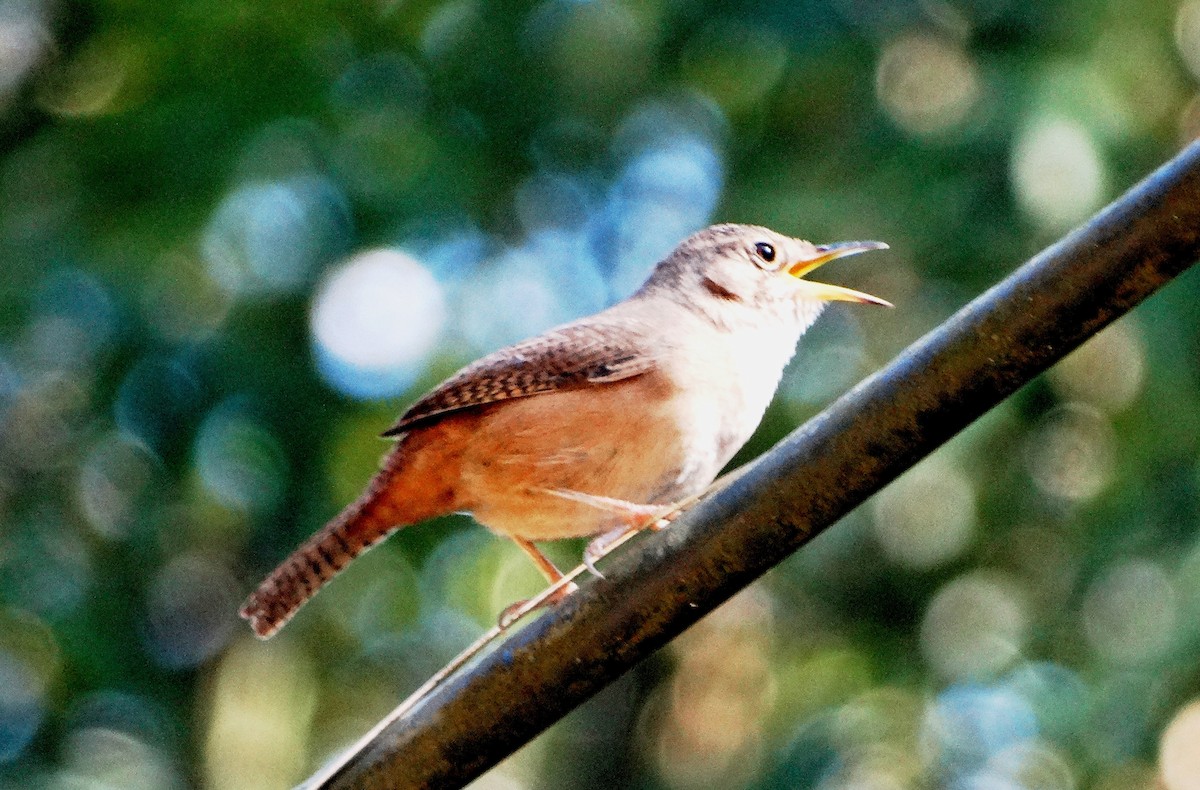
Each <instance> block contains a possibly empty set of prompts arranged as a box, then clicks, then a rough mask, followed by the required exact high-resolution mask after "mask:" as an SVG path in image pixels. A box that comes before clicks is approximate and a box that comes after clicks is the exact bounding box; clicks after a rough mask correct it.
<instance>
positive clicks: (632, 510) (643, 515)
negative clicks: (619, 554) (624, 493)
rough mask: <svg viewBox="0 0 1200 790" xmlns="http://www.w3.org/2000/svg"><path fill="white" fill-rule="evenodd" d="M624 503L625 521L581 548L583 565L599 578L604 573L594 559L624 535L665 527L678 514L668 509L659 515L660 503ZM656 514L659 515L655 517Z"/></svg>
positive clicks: (609, 550) (606, 553) (599, 556)
mask: <svg viewBox="0 0 1200 790" xmlns="http://www.w3.org/2000/svg"><path fill="white" fill-rule="evenodd" d="M624 504H626V505H628V508H627V509H626V510H625V511H624V513H623V514H622V515H623V518H624V519H625V520H626V523H625V524H623V525H622V526H620V527H617V528H616V529H611V530H609V531H608V532H605V533H604V534H602V535H600V536H599V537H597V538H595V539H593V540H592V542H591V543H589V544H588V545H587V548H585V549H584V550H583V564H584V567H586V568H587V569H588V571H590V572H591V574H592V575H593V576H595V577H597V578H599V579H603V578H604V574H603V573H601V572H600V570H599V569H598V568H597V567H596V561H597V560H599V559H601V558H602V557H606V556H608V553H609V552H611V551H612V550H613V548H615V547H616V546H617V545H618V544H619V543H621V542H622V541H623V540H624V538H625V536H626V535H629V534H631V533H633V532H641V531H642V530H644V529H650V530H654V531H655V532H658V531H659V530H661V529H666V528H667V527H668V526H670V525H671V521H672V520H673V519H674V518H675V517H676V516H677V515H679V513H678V512H677V511H670V512H668V513H667V514H666V515H663V516H659V514H660V513H662V512H663V507H662V506H661V505H634V504H632V503H628V502H626V503H624ZM656 516H659V517H658V518H656Z"/></svg>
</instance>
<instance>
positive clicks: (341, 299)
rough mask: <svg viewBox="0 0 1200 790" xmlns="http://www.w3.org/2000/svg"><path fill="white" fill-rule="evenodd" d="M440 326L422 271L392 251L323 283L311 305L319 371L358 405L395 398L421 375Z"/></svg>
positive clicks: (430, 284)
mask: <svg viewBox="0 0 1200 790" xmlns="http://www.w3.org/2000/svg"><path fill="white" fill-rule="evenodd" d="M445 322H446V299H445V295H444V293H443V289H442V286H441V285H440V284H439V283H438V281H437V280H436V279H434V277H433V275H432V274H431V273H430V272H429V270H428V269H426V268H425V266H423V265H422V264H421V263H419V262H418V261H417V260H416V259H415V258H413V257H412V256H411V255H408V254H407V253H404V252H400V251H397V250H390V249H378V250H371V251H369V252H365V253H361V254H359V255H356V256H354V257H353V258H351V259H349V260H348V261H346V262H344V263H343V264H341V265H340V266H339V267H338V268H337V269H335V270H334V271H333V272H332V273H331V274H330V275H329V277H327V278H326V280H325V282H323V283H322V284H321V287H320V289H319V290H318V292H317V295H316V298H315V300H314V302H313V307H312V313H311V316H310V324H311V328H312V335H313V343H314V350H315V353H316V358H317V367H318V370H320V372H321V374H322V376H323V377H324V378H325V381H326V382H328V383H329V384H330V386H332V387H334V388H335V389H337V390H339V391H340V392H343V393H345V394H347V395H350V396H353V397H356V398H384V397H390V396H393V395H396V394H399V393H400V392H403V391H404V390H405V389H407V388H408V387H409V386H410V385H411V384H412V383H413V381H414V380H415V379H416V378H417V376H419V375H420V374H421V373H422V372H423V371H424V369H425V362H426V359H427V357H428V355H429V354H430V353H431V352H432V351H433V350H434V348H435V346H436V344H437V341H438V339H439V338H440V337H441V334H442V328H443V326H444V324H445Z"/></svg>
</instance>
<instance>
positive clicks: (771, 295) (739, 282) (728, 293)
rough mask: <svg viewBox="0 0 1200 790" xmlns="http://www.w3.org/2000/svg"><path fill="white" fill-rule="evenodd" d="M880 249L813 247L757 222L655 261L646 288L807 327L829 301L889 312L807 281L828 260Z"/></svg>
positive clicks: (692, 241)
mask: <svg viewBox="0 0 1200 790" xmlns="http://www.w3.org/2000/svg"><path fill="white" fill-rule="evenodd" d="M885 249H887V245H886V244H884V243H883V242H878V241H843V242H837V243H835V244H813V243H812V242H808V241H804V240H802V239H793V238H791V237H789V236H784V235H782V234H780V233H776V232H775V231H773V230H770V229H768V228H763V227H759V226H757V225H733V224H726V225H713V226H712V227H710V228H705V229H704V230H702V231H700V232H698V233H695V234H693V235H692V236H690V237H688V238H687V239H685V240H684V241H683V242H682V243H680V245H679V246H678V247H676V248H675V250H674V251H673V252H672V253H671V254H670V255H668V256H667V257H666V258H665V259H664V260H663V261H662V262H661V263H659V264H658V267H657V268H656V269H655V270H654V273H653V274H651V276H650V279H649V280H648V281H647V283H646V285H645V286H644V288H643V290H644V291H646V292H661V290H662V289H668V290H669V291H671V292H673V293H674V295H675V297H676V298H682V299H683V300H685V301H686V300H692V301H693V303H694V304H693V306H695V307H698V308H700V309H702V310H703V311H704V312H706V313H729V312H731V310H733V311H738V310H737V308H738V307H746V308H750V309H752V310H755V311H762V310H767V311H770V312H782V313H784V314H792V313H795V314H796V315H798V316H800V317H801V320H804V321H805V323H808V322H811V320H812V319H814V318H816V316H817V314H818V313H820V311H821V308H822V307H824V305H825V304H826V303H828V302H858V303H860V304H874V305H883V306H885V307H891V306H892V305H891V304H890V303H889V302H887V301H885V300H883V299H880V298H879V297H877V296H871V295H870V294H865V293H862V292H861V291H854V290H851V289H850V288H844V287H842V286H840V285H829V284H827V283H819V282H813V281H812V280H807V279H805V276H806V275H807V274H809V273H810V272H812V271H813V270H815V269H817V268H819V267H820V266H823V265H824V264H826V263H828V262H829V261H832V260H836V259H838V258H844V257H846V256H848V255H857V254H858V253H860V252H867V251H869V250H885ZM725 306H729V309H726V307H725ZM739 312H740V311H739Z"/></svg>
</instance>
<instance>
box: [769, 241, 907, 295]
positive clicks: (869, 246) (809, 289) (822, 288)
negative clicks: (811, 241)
mask: <svg viewBox="0 0 1200 790" xmlns="http://www.w3.org/2000/svg"><path fill="white" fill-rule="evenodd" d="M887 248H888V246H887V245H886V244H884V243H883V242H882V241H839V242H838V243H836V244H822V245H820V246H819V247H817V254H816V255H814V256H813V257H811V258H805V259H804V260H800V261H796V262H795V263H793V264H792V265H791V266H789V267H788V269H787V273H788V274H790V275H792V276H793V277H795V278H796V279H798V280H799V279H800V278H802V277H804V275H806V274H808V273H809V272H811V271H812V270H814V269H816V268H818V267H821V266H824V265H825V264H827V263H829V262H830V261H833V260H837V259H838V258H845V257H847V256H849V255H858V254H859V253H860V252H869V251H871V250H886V249H887ZM800 284H801V285H802V286H803V288H802V292H803V293H804V295H805V296H807V297H809V298H810V299H820V300H821V301H824V302H859V303H861V304H877V305H881V306H883V307H891V306H892V303H891V302H888V301H886V300H884V299H880V298H879V297H878V296H871V295H870V294H865V293H863V292H862V291H854V290H851V289H849V288H843V287H842V286H840V285H828V284H826V283H814V282H812V281H811V280H800Z"/></svg>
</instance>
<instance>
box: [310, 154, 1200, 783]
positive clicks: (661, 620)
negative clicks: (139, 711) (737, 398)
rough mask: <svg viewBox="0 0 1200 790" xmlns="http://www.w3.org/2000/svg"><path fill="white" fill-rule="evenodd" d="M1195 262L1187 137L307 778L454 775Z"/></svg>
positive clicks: (810, 533) (558, 710) (1196, 185)
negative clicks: (1153, 167) (729, 477)
mask: <svg viewBox="0 0 1200 790" xmlns="http://www.w3.org/2000/svg"><path fill="white" fill-rule="evenodd" d="M1198 257H1200V143H1197V144H1193V145H1192V146H1190V147H1189V148H1187V149H1186V150H1184V151H1183V152H1182V153H1180V154H1179V155H1178V156H1176V157H1175V158H1174V159H1172V160H1171V161H1170V162H1168V163H1167V164H1166V165H1164V166H1163V167H1161V168H1160V169H1159V170H1158V171H1156V172H1155V173H1153V174H1152V175H1151V176H1149V177H1148V178H1146V179H1145V180H1144V181H1142V182H1141V183H1140V184H1138V185H1137V186H1135V187H1134V188H1133V189H1131V190H1130V191H1129V192H1127V193H1126V194H1125V195H1123V196H1122V197H1121V198H1120V199H1118V200H1117V201H1116V202H1114V203H1113V204H1111V205H1110V206H1108V207H1107V208H1106V209H1104V210H1103V211H1102V212H1100V213H1099V214H1098V215H1096V216H1095V217H1094V218H1093V219H1092V220H1091V221H1089V222H1088V223H1087V224H1086V225H1085V226H1083V227H1082V228H1079V229H1078V230H1076V231H1074V232H1073V233H1071V234H1070V235H1069V236H1067V237H1065V238H1064V239H1062V240H1060V241H1059V242H1057V243H1056V244H1054V245H1053V246H1051V247H1049V248H1047V249H1046V250H1044V251H1042V252H1041V253H1040V254H1039V255H1037V256H1036V257H1034V258H1033V259H1032V260H1030V261H1029V262H1028V263H1026V264H1025V265H1024V266H1022V267H1021V268H1020V269H1018V270H1017V271H1016V272H1014V273H1013V274H1012V275H1011V276H1009V277H1007V278H1006V279H1004V280H1003V281H1002V282H1000V283H998V284H997V285H995V286H994V287H993V288H991V289H990V290H989V291H987V292H986V293H984V294H983V295H982V296H980V297H978V298H977V299H975V300H974V301H973V302H971V303H970V304H969V305H967V306H966V307H964V308H963V309H962V310H960V311H959V312H958V313H957V314H956V315H954V316H953V317H951V318H950V319H949V320H948V321H946V322H945V323H944V324H942V325H941V326H939V327H938V328H937V329H935V330H933V331H932V332H930V333H929V334H928V335H926V336H925V337H923V338H922V339H920V340H919V341H917V342H916V343H914V344H913V345H912V346H910V347H909V348H908V349H907V350H906V351H904V352H903V353H902V354H900V356H898V357H897V358H896V359H895V360H893V361H892V363H891V364H889V365H888V366H887V367H886V368H884V369H883V370H881V371H879V372H878V373H876V374H875V375H873V376H871V377H870V378H869V379H867V380H866V381H864V382H863V383H862V384H860V385H859V386H857V387H856V388H854V389H853V390H851V391H850V392H848V393H847V394H846V395H845V396H843V397H842V398H840V399H839V400H837V401H836V402H835V403H834V404H833V405H831V406H830V407H829V408H828V409H826V410H825V411H824V412H822V413H821V414H819V415H818V416H816V417H814V418H813V419H812V420H810V421H809V422H807V423H806V424H804V425H803V426H801V427H800V428H799V429H798V430H796V431H795V432H793V433H792V434H791V435H789V436H788V437H787V438H785V439H784V440H783V441H782V442H780V443H779V444H778V445H777V446H776V447H775V448H774V449H772V450H771V451H770V452H768V453H766V454H764V455H763V456H762V457H761V458H759V459H758V460H757V461H756V462H755V463H754V464H753V465H752V466H751V467H750V468H749V469H748V470H747V471H746V472H745V473H744V474H742V475H740V476H739V477H738V479H736V480H735V481H734V482H733V483H731V484H730V485H729V486H727V487H725V488H724V489H723V490H721V491H719V492H717V493H715V494H714V495H713V496H711V497H709V498H708V499H706V500H704V501H702V502H701V503H699V504H698V505H696V506H695V507H694V508H693V509H691V510H689V511H688V512H686V513H685V514H684V515H683V516H681V517H680V518H679V520H678V521H677V522H675V523H674V524H673V525H672V526H671V528H670V529H667V530H665V531H663V532H660V533H657V534H654V535H652V536H649V537H646V538H644V539H642V540H640V541H638V544H639V545H638V546H637V548H635V549H634V548H627V549H626V550H625V551H623V552H621V553H619V554H618V555H615V556H614V557H612V558H611V559H610V560H609V561H608V562H607V563H606V565H605V568H604V572H605V576H606V578H605V579H602V580H596V581H594V582H593V583H591V584H588V585H586V586H585V587H584V588H583V589H582V590H581V591H580V592H579V593H578V594H575V595H572V596H571V597H570V598H569V599H567V601H565V602H564V603H563V604H561V605H560V606H558V607H556V608H554V609H552V610H550V611H547V612H545V613H544V614H542V615H541V616H540V617H539V618H538V619H537V620H536V621H534V622H533V623H531V624H530V625H529V626H528V627H527V628H525V629H523V630H521V631H519V632H517V633H514V634H512V635H510V636H509V637H508V638H507V639H506V640H505V641H503V642H502V643H500V644H499V645H498V646H497V647H496V649H494V650H493V651H491V652H490V653H488V654H487V655H485V656H483V657H482V658H481V659H479V660H477V661H475V662H474V663H473V664H470V665H469V666H468V667H466V668H465V669H463V670H462V671H460V672H458V673H456V674H453V675H451V676H450V677H449V678H448V679H447V680H446V681H445V682H444V683H442V684H441V685H439V686H437V687H436V688H434V689H433V690H432V691H431V692H430V693H429V694H427V695H425V696H424V697H422V698H421V699H420V701H419V702H417V704H415V705H413V706H411V707H410V708H408V709H407V710H406V711H405V712H404V714H403V715H402V716H399V717H397V718H396V719H395V720H392V721H390V722H388V723H386V724H385V725H383V726H381V727H380V728H378V730H377V731H376V732H375V733H373V734H372V736H371V737H370V738H369V739H368V740H367V742H366V743H364V744H362V745H361V747H360V748H358V749H357V750H356V751H354V752H353V753H352V754H350V755H348V756H347V757H346V758H344V759H343V760H342V761H341V763H340V764H339V765H336V766H332V767H331V768H330V769H328V770H327V771H326V772H324V774H323V775H322V776H321V777H320V778H315V779H316V781H315V782H314V783H313V784H312V785H310V786H319V787H327V788H409V787H414V788H415V787H420V788H427V787H428V788H432V787H439V788H440V787H459V786H461V785H463V784H466V783H467V782H468V781H470V780H471V779H473V778H475V777H476V776H478V775H479V774H481V773H482V772H483V771H485V770H487V769H488V768H489V767H491V766H492V765H494V764H495V763H497V762H499V761H500V760H501V759H503V758H504V757H505V756H507V755H509V754H511V753H512V752H513V751H515V750H516V749H517V748H519V747H520V746H521V745H523V744H524V743H526V742H527V741H529V740H530V739H531V738H533V737H534V736H535V735H537V734H538V733H539V732H541V731H542V730H543V729H545V728H546V727H548V726H549V725H551V724H553V723H554V722H555V721H557V720H558V719H560V718H561V717H562V716H564V715H565V714H566V713H568V712H569V711H570V710H572V709H573V708H574V707H576V706H577V705H579V704H580V703H581V702H583V701H584V700H586V699H587V698H589V697H590V696H592V695H593V694H595V693H596V692H597V691H599V690H600V689H601V688H603V687H604V686H605V685H607V684H608V683H610V682H612V681H613V680H615V679H616V678H617V677H619V676H620V675H622V674H623V673H625V672H626V671H628V670H629V669H630V668H631V667H632V666H633V665H634V664H636V663H637V662H639V661H641V660H642V659H644V658H646V657H647V656H648V655H650V654H651V653H653V652H654V651H655V650H657V649H658V648H660V647H662V646H663V645H664V644H666V643H667V642H668V641H669V640H671V639H672V638H673V637H675V636H677V635H678V634H679V633H681V632H682V631H683V630H684V629H686V628H687V627H688V626H690V625H691V624H692V623H694V622H696V621H697V620H698V619H700V618H701V617H703V616H704V615H705V614H707V613H708V612H710V611H711V610H712V609H713V608H715V607H716V606H717V605H719V604H720V603H722V602H723V601H725V600H726V599H728V598H729V597H730V596H732V595H733V594H734V593H736V592H738V591H739V590H741V589H742V588H743V587H745V586H746V585H748V584H749V583H750V582H752V581H754V580H755V579H757V578H758V577H759V576H761V575H762V574H763V573H765V572H766V571H767V570H769V569H770V568H772V567H773V566H775V565H776V564H778V563H779V562H781V561H782V560H783V559H785V558H786V557H787V556H788V555H789V554H791V553H792V552H794V551H795V550H796V549H798V548H799V547H801V546H802V545H804V544H805V543H806V542H808V541H809V540H810V539H812V538H813V537H814V536H815V535H817V534H818V533H820V532H821V531H822V530H824V529H825V528H826V527H828V526H829V525H830V524H832V523H833V522H834V521H836V520H837V519H838V518H840V517H841V516H843V515H844V514H846V513H847V512H849V511H850V510H851V509H853V508H854V507H855V506H857V505H858V504H860V503H861V502H862V501H863V500H864V499H866V498H867V497H869V496H870V495H871V494H873V493H874V492H875V491H877V490H878V489H879V488H881V487H882V486H884V485H885V484H887V483H888V482H890V481H891V480H892V479H894V478H895V477H896V476H897V475H899V474H900V473H902V472H903V471H904V470H906V469H908V468H909V467H910V466H912V465H913V464H914V463H915V462H916V461H918V460H919V459H921V458H923V457H924V456H926V455H928V454H929V453H931V452H932V451H933V450H934V449H936V448H937V447H938V446H940V445H941V444H942V443H944V442H945V441H946V440H947V439H949V438H950V437H951V436H953V435H954V434H956V433H958V432H959V431H960V430H962V429H963V428H964V427H966V426H967V425H969V424H970V423H971V422H972V421H974V420H975V419H976V418H978V417H979V416H980V415H982V414H983V413H984V412H986V411H987V410H989V409H990V408H992V407H993V406H995V405H996V404H997V403H999V402H1000V401H1001V400H1003V399H1004V398H1005V397H1007V396H1008V395H1010V394H1012V393H1013V392H1015V391H1016V390H1017V389H1018V388H1020V387H1021V386H1022V385H1024V384H1025V383H1027V382H1028V381H1029V380H1030V379H1032V378H1033V377H1034V376H1036V375H1037V374H1039V373H1041V372H1042V371H1043V370H1045V369H1046V368H1047V367H1049V366H1050V365H1051V364H1053V363H1054V362H1055V361H1057V360H1058V359H1060V358H1061V357H1062V356H1063V355H1064V354H1066V353H1067V352H1069V351H1071V350H1072V349H1074V348H1075V347H1076V346H1078V345H1079V344H1080V343H1082V342H1083V341H1084V340H1086V339H1087V338H1089V337H1090V336H1092V335H1093V334H1095V333H1096V332H1098V331H1099V330H1100V329H1102V328H1103V327H1104V326H1106V325H1107V324H1108V323H1110V322H1111V321H1113V320H1114V319H1116V318H1118V317H1120V316H1121V315H1123V314H1124V313H1126V312H1128V311H1129V310H1130V309H1131V308H1133V307H1134V306H1135V305H1137V304H1138V303H1139V302H1141V301H1142V300H1143V299H1145V298H1146V297H1147V296H1149V295H1150V294H1152V293H1154V292H1155V291H1156V290H1158V289H1159V288H1160V287H1162V286H1163V285H1164V284H1165V283H1167V282H1168V281H1170V280H1171V279H1172V278H1173V277H1175V276H1176V275H1178V274H1180V273H1181V272H1183V271H1184V270H1185V269H1187V268H1188V267H1189V266H1191V265H1192V264H1193V263H1194V262H1195V261H1196V259H1197V258H1198Z"/></svg>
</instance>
